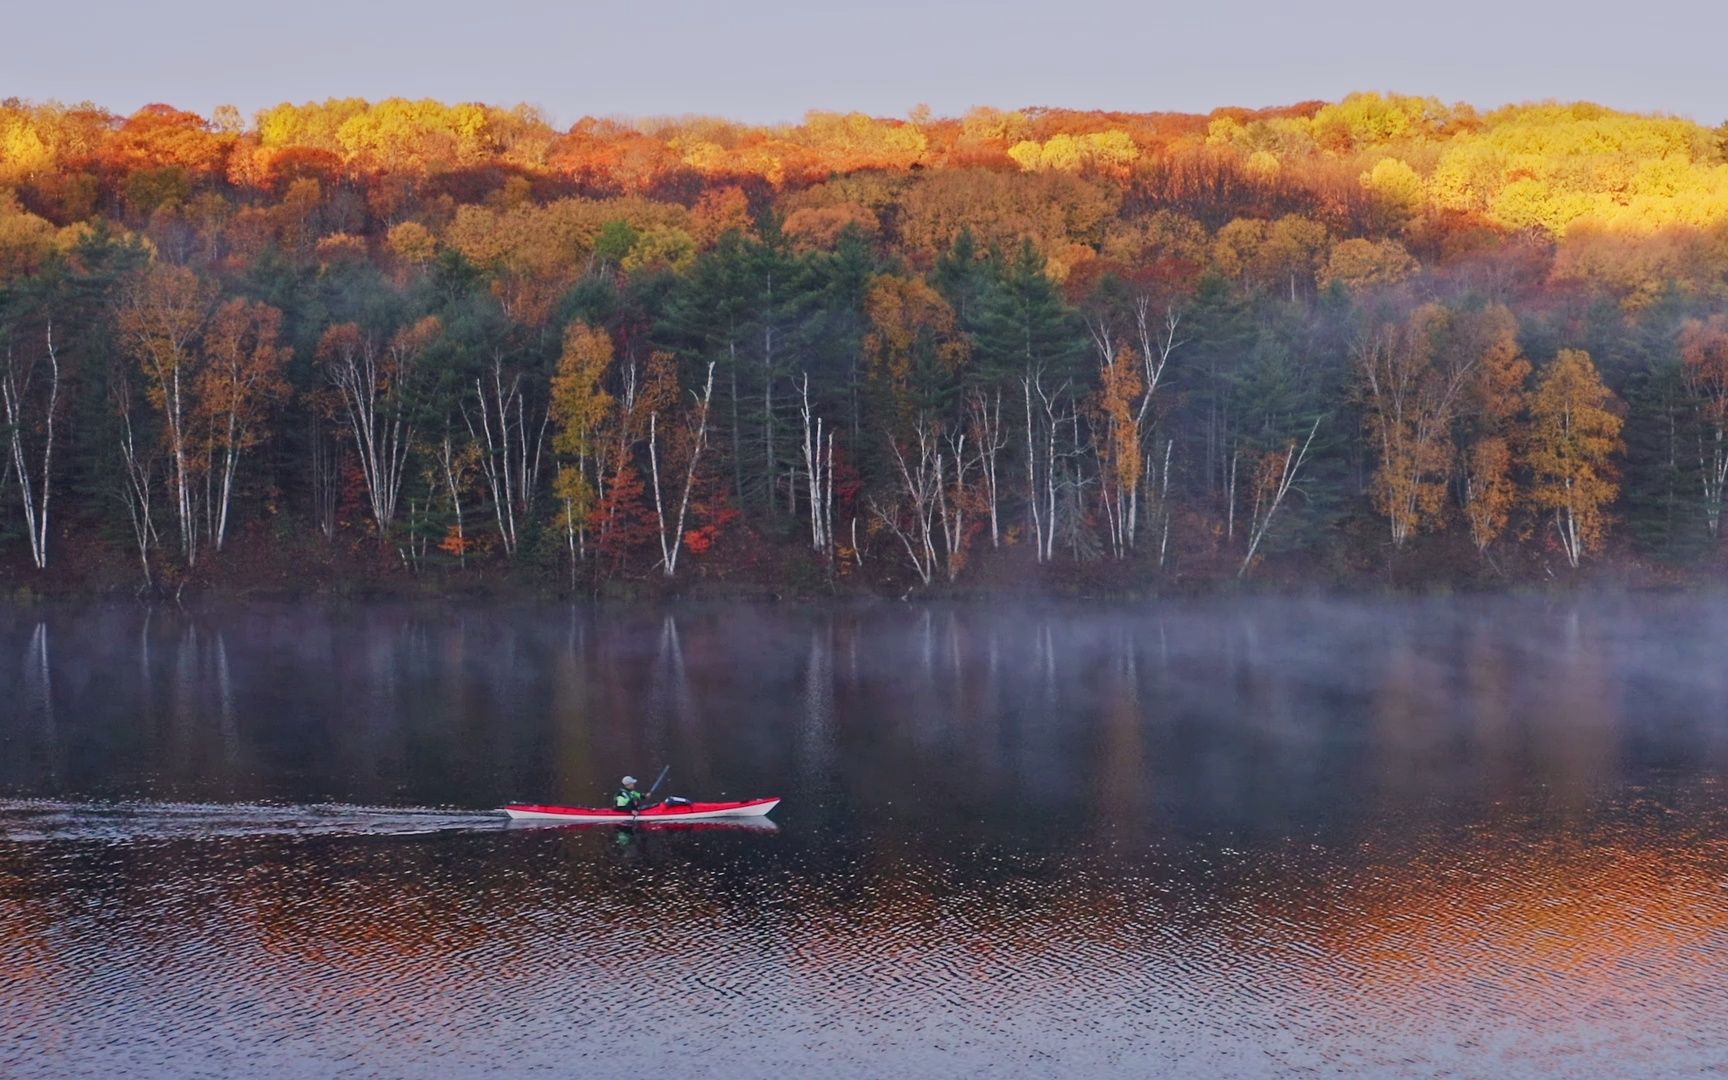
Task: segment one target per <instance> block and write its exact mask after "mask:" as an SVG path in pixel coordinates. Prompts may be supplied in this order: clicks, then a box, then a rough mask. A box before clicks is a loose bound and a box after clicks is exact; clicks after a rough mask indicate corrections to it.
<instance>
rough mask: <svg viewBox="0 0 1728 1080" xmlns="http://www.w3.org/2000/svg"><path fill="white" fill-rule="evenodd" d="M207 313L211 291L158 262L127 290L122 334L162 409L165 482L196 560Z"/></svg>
mask: <svg viewBox="0 0 1728 1080" xmlns="http://www.w3.org/2000/svg"><path fill="white" fill-rule="evenodd" d="M209 314H210V294H209V290H208V289H207V287H206V286H205V285H204V283H203V282H201V281H200V280H199V279H198V277H197V275H196V274H194V273H193V272H192V271H191V270H189V269H187V268H186V267H183V266H170V265H168V264H165V263H158V264H156V265H155V266H152V267H150V268H149V269H148V270H145V271H144V272H143V273H141V274H140V275H138V276H137V277H136V278H135V279H134V280H133V281H132V283H131V284H130V286H129V287H128V288H127V290H126V295H125V298H124V300H123V301H122V307H121V311H120V332H121V335H122V339H123V341H124V344H125V347H126V349H127V351H128V352H129V353H130V354H131V356H132V357H133V359H134V360H136V361H137V363H138V364H139V366H140V367H141V368H142V370H143V372H144V375H145V382H146V393H147V396H148V397H149V400H150V403H151V404H152V405H153V406H155V407H156V409H157V411H158V412H160V413H161V416H162V421H163V437H164V439H165V440H166V444H167V453H168V461H169V480H170V484H171V489H172V495H173V500H174V513H175V518H176V520H177V522H178V524H179V529H180V554H181V556H182V557H183V558H184V559H185V560H186V565H188V566H191V565H193V564H195V563H196V562H197V559H198V527H197V521H198V513H197V512H198V501H197V488H196V481H197V471H198V469H199V464H200V463H199V462H198V460H197V459H196V456H195V454H194V449H195V448H194V447H193V445H192V432H191V423H192V419H193V409H194V404H195V388H196V385H197V379H198V373H199V372H198V368H199V354H198V350H197V342H198V338H199V336H200V334H202V332H203V330H204V325H205V323H206V322H207V321H208V319H209Z"/></svg>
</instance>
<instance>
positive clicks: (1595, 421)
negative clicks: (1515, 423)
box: [1525, 349, 1624, 567]
mask: <svg viewBox="0 0 1728 1080" xmlns="http://www.w3.org/2000/svg"><path fill="white" fill-rule="evenodd" d="M1614 401H1615V398H1614V393H1613V391H1611V390H1609V389H1608V388H1607V387H1606V386H1604V385H1602V378H1601V376H1600V375H1598V374H1597V371H1596V365H1595V364H1593V363H1591V361H1590V354H1589V353H1587V352H1585V351H1583V350H1582V349H1562V350H1560V354H1559V355H1558V356H1556V357H1555V358H1554V362H1553V363H1551V364H1549V365H1548V367H1547V369H1546V370H1544V371H1543V372H1542V376H1541V378H1540V380H1538V382H1537V385H1536V392H1535V393H1534V394H1533V395H1532V396H1531V399H1530V429H1529V442H1528V447H1527V449H1526V451H1525V460H1526V463H1527V464H1528V465H1529V468H1530V472H1531V477H1532V484H1531V489H1530V498H1531V501H1532V502H1534V503H1535V505H1536V506H1537V507H1538V508H1540V509H1543V510H1551V511H1553V513H1554V526H1555V529H1556V531H1557V532H1558V533H1559V536H1560V542H1561V546H1562V548H1563V549H1564V551H1565V552H1566V556H1567V559H1568V561H1569V562H1570V563H1571V564H1572V565H1573V566H1574V567H1576V566H1577V565H1578V563H1579V560H1580V559H1581V558H1582V557H1583V556H1584V555H1585V554H1588V553H1589V552H1591V551H1593V550H1595V549H1596V548H1598V547H1599V546H1600V545H1601V542H1602V536H1603V534H1604V533H1605V532H1606V530H1607V513H1606V510H1607V507H1608V506H1609V504H1611V503H1612V502H1613V501H1614V499H1615V498H1616V497H1617V496H1618V495H1619V488H1618V486H1617V485H1616V483H1615V469H1614V465H1613V457H1614V455H1615V454H1617V453H1619V452H1620V450H1622V449H1623V448H1624V447H1623V444H1622V443H1621V441H1620V426H1621V421H1620V417H1618V416H1617V415H1615V414H1614V412H1612V411H1611V409H1612V407H1613V404H1614Z"/></svg>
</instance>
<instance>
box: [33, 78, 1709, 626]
mask: <svg viewBox="0 0 1728 1080" xmlns="http://www.w3.org/2000/svg"><path fill="white" fill-rule="evenodd" d="M0 406H3V409H4V412H3V413H0V441H3V443H4V446H3V447H0V452H3V456H4V474H3V477H0V583H3V584H4V585H5V587H7V588H9V589H11V590H14V591H19V590H23V591H28V592H32V593H48V594H52V593H57V592H58V593H81V592H105V591H128V592H141V593H171V592H172V593H178V592H180V591H182V590H184V589H186V588H187V587H191V588H193V589H199V588H210V589H215V590H229V589H232V590H242V591H245V590H287V591H316V590H334V591H342V592H352V591H363V590H379V589H382V590H389V589H401V590H403V591H408V592H456V591H470V590H484V589H494V588H512V589H521V590H527V591H535V592H541V593H559V594H585V593H590V592H596V591H616V590H618V589H626V590H631V591H659V590H683V589H686V588H691V587H701V588H740V589H742V588H749V589H759V590H767V591H774V592H805V593H809V592H819V591H826V590H840V591H876V592H886V593H889V594H892V595H905V594H907V593H908V592H917V591H921V590H928V591H942V590H961V591H968V590H991V589H1019V588H1052V589H1059V590H1069V591H1075V590H1078V591H1087V592H1093V593H1102V592H1111V591H1117V590H1133V591H1138V592H1151V591H1156V590H1162V589H1171V590H1179V589H1196V588H1206V587H1211V586H1213V585H1217V584H1223V583H1229V582H1236V581H1242V580H1249V581H1258V582H1265V583H1286V584H1288V583H1311V584H1318V585H1328V586H1333V585H1350V584H1366V585H1383V584H1392V585H1396V586H1400V587H1424V586H1427V585H1433V584H1446V585H1473V586H1494V585H1499V584H1511V583H1517V582H1520V581H1531V580H1543V581H1546V580H1572V579H1578V580H1609V579H1611V580H1622V581H1689V580H1700V579H1702V578H1704V577H1705V576H1707V575H1713V574H1715V573H1717V572H1719V571H1720V569H1721V568H1722V567H1723V565H1724V557H1723V554H1722V549H1723V543H1724V542H1723V539H1722V532H1723V520H1722V519H1723V506H1724V500H1725V498H1728V125H1725V126H1724V127H1722V128H1715V129H1712V128H1708V127H1705V126H1701V125H1699V124H1697V123H1694V122H1692V121H1690V120H1685V119H1679V118H1674V117H1667V116H1646V115H1632V114H1627V113H1622V112H1616V111H1614V110H1612V109H1609V108H1604V107H1601V106H1597V105H1591V104H1555V103H1545V104H1534V105H1524V106H1515V107H1508V108H1503V109H1498V110H1494V111H1487V112H1481V111H1477V110H1475V109H1473V108H1471V107H1469V106H1466V105H1447V104H1443V103H1441V102H1439V101H1436V100H1433V99H1428V98H1414V97H1402V96H1396V95H1382V94H1373V93H1365V94H1357V95H1352V96H1351V97H1348V98H1346V99H1345V100H1343V101H1341V102H1336V103H1323V102H1308V103H1304V104H1300V105H1294V106H1290V107H1287V108H1277V109H1266V110H1259V111H1254V110H1245V109H1220V110H1217V111H1215V112H1213V113H1211V114H1209V115H1204V116H1202V115H1188V114H1174V113H1168V114H1167V113H1151V114H1147V113H1113V112H1075V111H1064V110H1058V109H1025V110H1020V111H1013V112H1005V111H999V110H995V109H986V108H980V109H975V110H973V111H971V112H969V113H967V114H966V115H965V116H963V117H960V118H958V119H953V118H940V117H935V116H931V115H928V113H927V112H926V111H925V110H916V111H915V112H914V113H913V114H912V115H911V116H909V117H907V118H904V119H881V118H873V117H868V116H864V115H859V114H851V115H842V114H831V113H811V114H809V115H807V116H806V118H805V119H804V121H803V122H802V123H798V124H791V125H782V126H749V125H743V124H737V123H732V122H729V121H725V120H720V119H714V118H708V117H694V116H692V117H679V118H665V119H652V120H639V121H631V122H623V121H616V120H607V119H594V118H586V119H583V120H581V121H579V122H577V123H576V124H574V125H573V126H571V127H569V128H568V129H564V130H560V129H558V128H556V127H554V126H553V125H552V124H550V123H549V122H548V121H547V120H546V119H545V117H543V116H542V115H541V114H540V113H539V112H537V111H536V110H534V109H532V108H529V107H516V108H496V107H492V106H486V105H478V104H460V105H445V104H442V103H438V102H433V101H407V100H401V99H392V100H387V101H380V102H367V101H362V100H353V99H350V100H330V101H325V102H322V103H309V104H302V105H290V104H284V105H280V106H277V107H275V108H271V109H266V110H264V111H262V112H260V113H259V114H258V115H257V116H255V117H253V118H251V119H250V120H248V119H246V118H244V117H242V116H241V115H240V114H239V113H238V112H237V111H236V110H234V109H232V108H226V107H225V108H221V109H217V110H215V112H214V114H213V115H211V116H210V117H203V116H198V115H195V114H192V113H188V112H183V111H180V110H177V109H174V108H171V107H169V106H165V105H152V106H148V107H146V108H144V109H142V110H140V111H139V112H137V113H136V114H134V115H131V116H124V117H123V116H117V115H114V114H112V113H109V112H107V111H105V110H103V109H101V108H98V107H95V106H92V105H75V106H66V105H61V104H56V103H46V104H43V103H30V102H23V101H18V100H8V101H5V102H3V103H0Z"/></svg>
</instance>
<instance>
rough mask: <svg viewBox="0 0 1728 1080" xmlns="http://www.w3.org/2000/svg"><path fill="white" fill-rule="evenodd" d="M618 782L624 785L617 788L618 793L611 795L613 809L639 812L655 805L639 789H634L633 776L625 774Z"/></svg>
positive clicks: (634, 779) (631, 812) (634, 781)
mask: <svg viewBox="0 0 1728 1080" xmlns="http://www.w3.org/2000/svg"><path fill="white" fill-rule="evenodd" d="M619 783H621V784H623V785H624V786H623V787H621V788H619V789H618V794H616V795H614V796H612V807H613V809H615V810H622V811H624V812H626V813H630V814H639V813H641V812H642V811H644V810H647V809H649V808H651V807H652V806H654V805H655V804H653V803H651V802H649V801H648V799H647V797H646V796H645V795H643V794H642V793H641V792H640V791H637V790H636V778H635V777H634V776H626V777H625V778H624V779H623V780H621V781H619Z"/></svg>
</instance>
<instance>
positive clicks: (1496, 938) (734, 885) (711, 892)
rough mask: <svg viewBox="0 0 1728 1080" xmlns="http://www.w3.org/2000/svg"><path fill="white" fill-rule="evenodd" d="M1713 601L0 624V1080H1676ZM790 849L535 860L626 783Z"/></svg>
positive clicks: (1701, 891)
mask: <svg viewBox="0 0 1728 1080" xmlns="http://www.w3.org/2000/svg"><path fill="white" fill-rule="evenodd" d="M1725 631H1728V603H1723V602H1721V601H1716V600H1701V599H1682V598H1668V599H1650V598H1638V599H1620V600H1598V601H1592V602H1587V603H1586V602H1580V603H1568V604H1563V605H1557V606H1550V605H1544V604H1542V603H1539V602H1534V601H1512V600H1469V601H1455V602H1431V603H1378V604H1375V603H1324V604H1323V603H1308V602H1295V601H1290V602H1279V603H1264V604H1257V605H1249V604H1245V603H1244V604H1212V605H1199V606H1192V607H1174V608H1172V607H1160V608H1157V609H1151V610H1146V611H1137V612H1127V611H1120V610H1118V611H1111V612H1096V611H1083V610H1076V609H1066V608H1014V609H996V608H983V607H978V608H968V607H957V608H923V609H920V608H905V607H899V606H894V607H871V608H861V609H856V610H852V609H819V610H806V609H785V608H762V607H745V606H725V607H721V606H716V607H695V608H689V609H682V610H679V611H677V612H675V613H666V612H646V611H625V612H607V611H598V612H596V611H592V610H571V609H564V608H557V609H546V608H531V609H508V608H488V609H483V610H480V611H470V612H464V613H450V612H447V611H445V610H442V609H416V608H403V607H395V606H372V607H358V608H333V609H329V610H323V609H319V610H307V609H303V608H292V607H282V608H262V609H247V610H244V611H242V610H225V611H215V612H205V613H198V614H186V613H168V612H160V611H159V612H155V613H150V614H147V613H144V612H142V611H139V610H137V609H131V608H95V609H90V610H78V611H72V610H54V611H50V612H48V613H46V614H41V613H35V612H14V613H12V614H10V615H8V616H0V702H7V703H11V705H10V706H9V707H7V708H5V709H4V710H3V711H0V973H4V976H3V977H0V1075H6V1076H15V1075H17V1076H64V1075H93V1074H107V1073H122V1074H124V1073H143V1074H152V1073H155V1074H160V1073H177V1072H178V1073H184V1072H198V1071H202V1072H207V1073H213V1074H232V1073H234V1072H238V1071H241V1070H246V1071H264V1072H268V1073H279V1074H288V1075H306V1076H324V1075H331V1074H337V1073H345V1072H346V1073H353V1074H357V1075H375V1074H385V1075H397V1074H401V1073H413V1074H438V1075H449V1074H472V1075H492V1074H496V1073H498V1072H520V1071H529V1070H534V1069H540V1070H545V1071H549V1072H552V1073H554V1074H560V1075H585V1074H587V1073H589V1072H591V1071H592V1070H593V1069H597V1068H615V1067H618V1064H619V1063H620V1062H628V1063H630V1067H631V1068H639V1067H655V1068H660V1067H668V1068H672V1069H674V1070H676V1074H677V1075H684V1076H692V1077H694V1076H723V1077H755V1076H782V1075H787V1074H793V1075H801V1074H815V1075H842V1076H845V1075H852V1076H876V1075H882V1074H883V1073H884V1072H890V1071H893V1072H900V1073H903V1074H907V1075H927V1074H931V1073H934V1072H937V1071H938V1070H940V1071H941V1072H943V1073H944V1074H948V1075H959V1076H965V1075H991V1076H1013V1075H1027V1076H1047V1075H1051V1074H1053V1073H1055V1072H1057V1071H1059V1070H1074V1069H1084V1070H1087V1071H1089V1072H1091V1073H1094V1074H1100V1075H1106V1076H1114V1075H1122V1076H1144V1075H1148V1074H1170V1075H1194V1076H1211V1075H1248V1076H1255V1075H1268V1076H1270V1075H1289V1074H1291V1073H1298V1074H1301V1073H1307V1074H1312V1075H1330V1074H1335V1073H1338V1072H1340V1071H1344V1072H1353V1073H1361V1072H1372V1073H1376V1074H1391V1075H1417V1076H1420V1075H1441V1074H1447V1075H1451V1074H1460V1073H1462V1074H1466V1075H1486V1076H1503V1075H1511V1076H1517V1075H1567V1076H1601V1075H1678V1074H1684V1075H1698V1074H1700V1073H1708V1072H1709V1071H1710V1070H1713V1069H1721V1068H1722V1067H1723V1065H1724V1063H1725V1062H1728V1036H1725V1035H1724V1031H1725V1030H1728V994H1724V993H1723V991H1722V987H1723V986H1724V985H1728V982H1725V978H1728V786H1725V785H1728V781H1725V780H1724V779H1723V776H1724V766H1725V765H1728V665H1725V664H1724V663H1723V662H1722V661H1721V659H1720V657H1721V643H1722V642H1723V641H1724V640H1728V635H1725ZM666 762H670V763H671V764H672V766H673V779H672V781H671V783H670V786H671V788H672V789H673V790H675V791H677V792H679V793H684V794H690V795H698V796H702V797H722V796H733V797H743V796H749V795H755V794H776V795H781V796H783V797H785V799H786V802H785V803H784V804H783V805H782V807H781V809H780V810H779V811H778V812H777V813H776V819H777V820H778V822H779V825H780V828H779V829H778V830H777V831H775V830H767V831H752V830H729V829H707V830H698V829H693V828H692V829H686V830H669V829H668V830H642V831H640V832H636V833H628V832H620V831H614V830H608V829H572V828H553V829H515V828H505V827H503V826H502V824H501V823H500V822H498V821H497V819H496V818H494V817H491V816H488V815H487V814H485V813H484V811H486V810H488V809H489V808H491V807H494V806H497V805H499V804H500V803H502V802H505V801H509V800H513V799H531V800H534V801H542V800H544V801H563V802H593V801H595V800H596V799H599V798H601V797H603V796H604V794H605V793H606V792H607V791H608V790H609V788H610V787H611V785H612V784H613V783H614V782H615V780H616V777H617V776H618V774H619V773H621V772H624V771H626V770H629V771H635V772H637V773H638V774H640V773H643V772H650V773H651V772H652V771H653V770H655V769H657V767H658V765H659V764H661V763H666Z"/></svg>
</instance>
